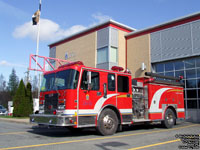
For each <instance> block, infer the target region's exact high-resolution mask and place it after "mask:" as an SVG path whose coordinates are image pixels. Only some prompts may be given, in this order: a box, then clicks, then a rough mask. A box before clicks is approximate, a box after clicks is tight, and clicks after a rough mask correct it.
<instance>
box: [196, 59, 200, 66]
mask: <svg viewBox="0 0 200 150" xmlns="http://www.w3.org/2000/svg"><path fill="white" fill-rule="evenodd" d="M196 66H197V67H200V58H196Z"/></svg>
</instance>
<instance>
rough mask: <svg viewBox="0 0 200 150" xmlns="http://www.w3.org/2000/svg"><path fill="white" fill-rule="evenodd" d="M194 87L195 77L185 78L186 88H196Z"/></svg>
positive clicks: (195, 84)
mask: <svg viewBox="0 0 200 150" xmlns="http://www.w3.org/2000/svg"><path fill="white" fill-rule="evenodd" d="M196 87H197V83H196V79H195V80H186V88H196Z"/></svg>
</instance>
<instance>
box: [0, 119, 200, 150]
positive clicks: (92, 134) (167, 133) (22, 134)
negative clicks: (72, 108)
mask: <svg viewBox="0 0 200 150" xmlns="http://www.w3.org/2000/svg"><path fill="white" fill-rule="evenodd" d="M199 134H200V124H193V123H188V122H183V123H179V124H178V125H176V126H175V127H174V128H172V129H165V128H162V127H161V126H160V125H135V126H130V127H124V128H123V131H122V132H118V133H116V134H114V135H112V136H100V135H98V134H97V132H96V130H95V129H94V128H88V129H83V130H82V131H77V132H76V131H75V132H71V131H69V130H67V129H66V128H47V127H40V128H39V127H37V126H34V125H30V124H21V123H15V122H7V121H3V120H0V150H10V149H24V150H26V149H28V150H30V149H31V150H32V149H33V150H36V149H40V150H54V149H57V150H66V149H67V150H79V149H81V150H94V149H95V150H136V149H147V150H155V149H156V150H157V149H158V150H159V149H165V150H176V149H177V150H178V149H180V148H184V146H185V147H186V146H190V147H186V148H187V149H191V148H192V146H193V147H194V146H198V142H199ZM188 136H189V137H188ZM191 136H192V140H191ZM193 137H195V139H194V140H193ZM188 139H189V140H188ZM188 141H194V142H193V144H188ZM195 144H196V145H195ZM196 148H198V147H196Z"/></svg>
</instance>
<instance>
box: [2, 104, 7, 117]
mask: <svg viewBox="0 0 200 150" xmlns="http://www.w3.org/2000/svg"><path fill="white" fill-rule="evenodd" d="M7 114H8V111H7V109H6V108H5V107H3V106H2V105H0V116H5V115H7Z"/></svg>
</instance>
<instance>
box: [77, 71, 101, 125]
mask: <svg viewBox="0 0 200 150" xmlns="http://www.w3.org/2000/svg"><path fill="white" fill-rule="evenodd" d="M88 72H90V76H91V81H90V82H91V83H90V84H89V83H88V82H89V79H88ZM102 95H103V88H101V87H100V72H98V71H93V70H89V69H88V70H86V69H85V70H83V71H82V78H81V84H80V89H79V102H78V103H79V104H78V106H79V107H78V112H77V115H78V118H79V121H78V123H79V125H93V124H95V118H96V115H97V112H96V110H95V108H96V107H95V104H96V102H97V101H98V100H99V99H100V98H101V97H102Z"/></svg>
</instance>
